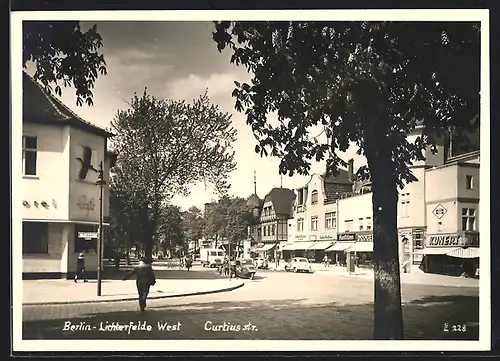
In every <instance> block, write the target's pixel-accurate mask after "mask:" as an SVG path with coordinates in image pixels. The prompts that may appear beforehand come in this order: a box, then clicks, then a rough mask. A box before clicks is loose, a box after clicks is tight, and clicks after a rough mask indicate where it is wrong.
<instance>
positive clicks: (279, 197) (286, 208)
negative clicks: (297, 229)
mask: <svg viewBox="0 0 500 361" xmlns="http://www.w3.org/2000/svg"><path fill="white" fill-rule="evenodd" d="M268 201H270V202H272V203H273V207H274V212H276V214H288V215H290V214H291V213H292V208H293V203H294V202H295V192H294V191H292V190H291V189H288V188H273V189H272V190H271V191H270V192H269V193H268V194H267V195H266V197H265V198H264V202H268Z"/></svg>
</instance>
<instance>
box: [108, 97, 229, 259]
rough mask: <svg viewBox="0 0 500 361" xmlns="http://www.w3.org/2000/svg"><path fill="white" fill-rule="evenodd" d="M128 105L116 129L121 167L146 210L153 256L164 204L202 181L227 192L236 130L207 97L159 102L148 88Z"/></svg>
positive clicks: (149, 248) (147, 237)
mask: <svg viewBox="0 0 500 361" xmlns="http://www.w3.org/2000/svg"><path fill="white" fill-rule="evenodd" d="M129 105H130V107H129V109H127V110H121V111H119V112H118V114H117V116H116V117H115V119H114V120H113V121H112V123H111V128H112V131H113V133H115V134H116V135H115V137H114V139H113V141H114V145H115V148H116V151H117V153H118V160H117V165H118V166H119V167H121V169H122V170H123V172H124V174H126V177H127V184H130V188H131V192H132V194H137V195H140V196H141V198H140V203H141V204H143V205H144V207H145V208H144V209H145V212H147V222H145V223H144V227H145V228H144V242H145V244H146V253H147V254H146V256H150V253H151V252H152V247H153V244H155V241H154V238H155V237H156V235H157V230H158V227H159V224H160V223H159V222H160V218H161V209H162V205H163V204H166V203H168V202H169V200H170V199H171V198H172V197H173V196H174V195H176V194H185V195H187V194H188V193H189V186H190V185H192V184H195V183H197V182H199V181H201V180H205V181H206V182H209V183H212V184H214V185H215V189H216V190H217V191H219V192H220V193H222V194H223V193H224V192H227V190H228V188H229V185H228V183H227V178H228V174H229V173H230V172H231V171H232V170H233V169H234V168H235V163H234V151H233V150H232V143H233V142H234V141H235V139H236V130H235V129H234V128H232V126H231V120H230V115H228V114H226V113H222V112H221V111H220V110H219V109H218V107H217V106H215V105H212V104H210V102H209V99H208V96H207V93H205V94H203V95H202V96H200V97H199V98H198V99H195V100H194V101H193V102H192V103H186V102H185V101H173V100H167V99H158V98H156V97H154V96H152V95H149V94H148V93H147V92H146V90H145V91H144V93H143V95H142V96H141V97H138V96H137V94H136V95H134V97H133V98H132V100H131V102H130V104H129Z"/></svg>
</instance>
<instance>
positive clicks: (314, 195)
mask: <svg viewBox="0 0 500 361" xmlns="http://www.w3.org/2000/svg"><path fill="white" fill-rule="evenodd" d="M311 204H318V191H317V190H314V191H312V192H311Z"/></svg>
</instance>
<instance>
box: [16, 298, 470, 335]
mask: <svg viewBox="0 0 500 361" xmlns="http://www.w3.org/2000/svg"><path fill="white" fill-rule="evenodd" d="M447 302H451V303H447ZM403 317H404V327H405V339H407V340H410V339H419V340H477V339H478V337H479V332H478V327H477V324H476V325H474V324H475V323H478V321H479V299H478V297H463V296H457V297H451V298H450V297H447V296H445V297H430V298H424V299H422V300H421V302H410V303H407V304H404V305H403ZM70 321H71V323H72V324H73V325H76V324H80V322H83V323H82V324H84V325H86V326H88V327H89V328H90V330H77V331H74V332H71V331H66V332H65V331H63V327H64V325H65V322H69V321H68V320H65V319H57V320H56V319H53V320H43V321H40V320H38V321H27V322H23V338H24V339H63V338H69V339H256V340H264V339H268V340H313V339H314V340H369V339H372V328H373V304H372V303H365V304H357V305H341V304H338V303H336V302H329V303H323V304H312V303H309V302H308V301H307V300H306V299H287V300H276V301H248V302H228V301H220V302H199V303H192V304H187V305H169V306H161V307H158V306H156V307H150V308H148V309H146V312H144V313H141V312H139V311H138V310H137V311H115V312H108V311H106V312H103V313H87V314H85V315H83V316H82V317H78V318H75V319H72V320H70ZM113 322H115V323H117V322H118V323H120V324H121V325H128V324H130V323H131V322H132V323H134V324H137V323H138V322H139V323H140V324H144V323H146V324H148V325H151V327H152V329H151V331H149V332H148V331H132V332H130V334H129V333H128V332H123V331H122V332H120V331H109V332H105V331H99V327H100V326H101V325H102V326H104V325H106V324H112V323H113ZM165 323H168V324H170V325H177V324H180V325H181V327H180V330H179V331H166V330H161V329H159V325H160V326H161V325H164V324H165ZM249 324H251V325H255V328H254V329H253V331H251V330H246V329H245V326H247V325H249ZM215 325H220V327H221V328H222V329H221V330H218V331H213V326H215ZM224 325H225V326H224ZM446 325H466V327H465V330H463V331H461V332H453V331H452V330H451V326H450V327H448V328H447V327H446ZM231 326H232V328H231ZM250 328H251V327H250Z"/></svg>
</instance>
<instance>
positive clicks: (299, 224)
mask: <svg viewBox="0 0 500 361" xmlns="http://www.w3.org/2000/svg"><path fill="white" fill-rule="evenodd" d="M303 230H304V218H299V219H297V231H298V232H301V231H303Z"/></svg>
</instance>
